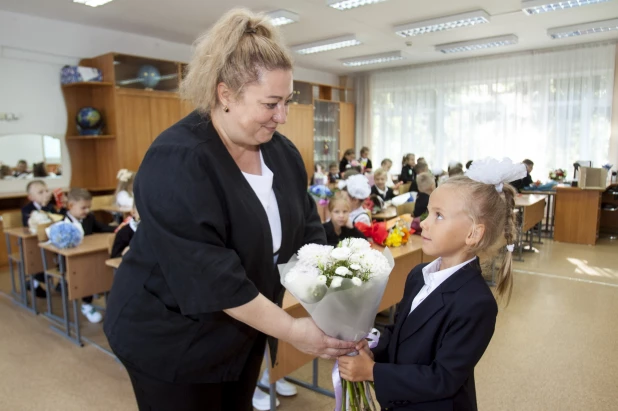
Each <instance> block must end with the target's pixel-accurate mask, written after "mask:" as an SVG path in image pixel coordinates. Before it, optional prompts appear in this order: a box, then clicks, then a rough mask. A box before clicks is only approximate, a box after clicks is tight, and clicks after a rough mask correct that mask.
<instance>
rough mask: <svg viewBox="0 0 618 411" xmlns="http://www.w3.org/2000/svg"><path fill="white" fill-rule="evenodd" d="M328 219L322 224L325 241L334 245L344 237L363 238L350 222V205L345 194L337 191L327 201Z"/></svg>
mask: <svg viewBox="0 0 618 411" xmlns="http://www.w3.org/2000/svg"><path fill="white" fill-rule="evenodd" d="M328 211H330V221H328V222H326V223H324V224H322V226H323V227H324V231H326V243H327V244H328V245H332V246H333V247H336V246H337V244H339V242H340V241H342V240H345V239H346V238H363V239H364V238H365V236H364V235H363V233H361V232H360V231H359V230H358V229H357V228H356V227H354V226H353V225H352V224H351V222H350V219H349V218H350V211H351V205H350V200H349V198H348V196H347V195H345V194H343V193H342V192H339V193H337V194H335V196H334V197H333V198H331V200H330V202H329V203H328Z"/></svg>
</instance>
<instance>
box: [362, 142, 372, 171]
mask: <svg viewBox="0 0 618 411" xmlns="http://www.w3.org/2000/svg"><path fill="white" fill-rule="evenodd" d="M360 165H361V173H362V174H365V173H371V171H372V170H373V164H372V163H371V159H370V158H369V147H363V148H361V151H360Z"/></svg>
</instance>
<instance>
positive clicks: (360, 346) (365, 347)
mask: <svg viewBox="0 0 618 411" xmlns="http://www.w3.org/2000/svg"><path fill="white" fill-rule="evenodd" d="M356 351H358V352H361V351H365V352H366V353H367V355H369V357H371V359H372V360H373V352H371V349H370V348H369V342H368V341H367V340H366V339H364V338H363V339H362V340H360V341H359V342H358V343H357V344H356Z"/></svg>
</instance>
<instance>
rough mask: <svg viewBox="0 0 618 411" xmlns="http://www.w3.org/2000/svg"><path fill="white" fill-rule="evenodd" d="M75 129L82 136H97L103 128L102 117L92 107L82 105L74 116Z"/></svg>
mask: <svg viewBox="0 0 618 411" xmlns="http://www.w3.org/2000/svg"><path fill="white" fill-rule="evenodd" d="M75 121H76V123H77V130H79V134H80V135H82V136H98V135H100V134H101V130H102V129H103V117H102V116H101V113H100V112H99V110H97V109H96V108H94V107H83V108H81V109H80V110H79V111H78V112H77V115H76V116H75Z"/></svg>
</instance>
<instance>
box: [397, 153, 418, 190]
mask: <svg viewBox="0 0 618 411" xmlns="http://www.w3.org/2000/svg"><path fill="white" fill-rule="evenodd" d="M415 165H416V157H415V156H414V154H412V153H409V154H406V155H405V156H403V160H402V161H401V174H399V181H400V182H402V183H404V184H405V183H410V182H413V181H415V180H416V174H415V173H414V166H415ZM412 185H414V183H412ZM410 191H413V190H410Z"/></svg>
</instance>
